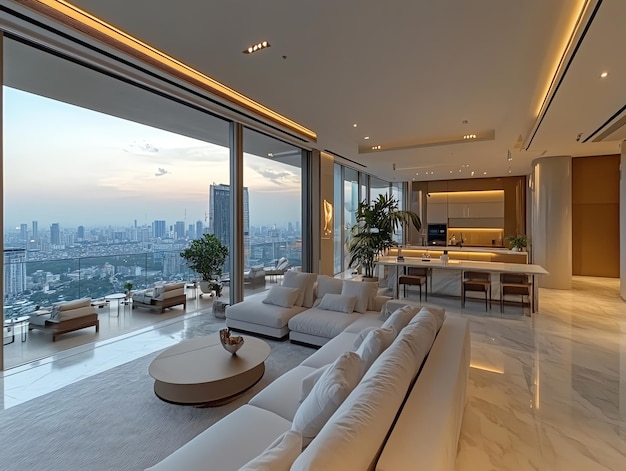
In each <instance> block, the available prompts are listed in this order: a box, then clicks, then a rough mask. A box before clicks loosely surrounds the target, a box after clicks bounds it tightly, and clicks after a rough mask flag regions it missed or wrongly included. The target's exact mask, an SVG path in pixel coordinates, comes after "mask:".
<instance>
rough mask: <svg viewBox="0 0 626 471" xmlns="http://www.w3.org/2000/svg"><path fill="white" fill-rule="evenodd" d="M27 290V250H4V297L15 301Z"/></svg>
mask: <svg viewBox="0 0 626 471" xmlns="http://www.w3.org/2000/svg"><path fill="white" fill-rule="evenodd" d="M25 288H26V250H25V249H4V297H5V299H13V298H15V297H17V296H19V295H21V294H22V292H23V291H24V289H25Z"/></svg>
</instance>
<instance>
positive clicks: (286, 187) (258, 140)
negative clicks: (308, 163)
mask: <svg viewBox="0 0 626 471" xmlns="http://www.w3.org/2000/svg"><path fill="white" fill-rule="evenodd" d="M243 137H244V139H243V141H244V145H243V147H244V161H243V163H244V178H243V180H244V189H243V191H244V193H243V203H244V214H243V223H244V268H245V275H244V289H245V292H246V293H249V292H252V291H253V290H257V289H258V288H260V287H262V286H265V283H266V279H267V281H268V282H274V281H278V280H279V279H280V273H281V271H283V270H284V269H287V268H290V267H302V264H303V257H302V158H303V157H302V149H300V148H298V147H295V146H293V145H291V144H287V143H285V142H283V141H281V140H279V139H276V138H273V137H270V136H267V135H265V134H262V133H259V132H256V131H253V130H251V129H248V128H245V129H244V135H243ZM261 271H263V272H266V273H271V275H268V276H264V275H263V273H261Z"/></svg>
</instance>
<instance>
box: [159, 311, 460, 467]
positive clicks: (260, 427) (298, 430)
mask: <svg viewBox="0 0 626 471" xmlns="http://www.w3.org/2000/svg"><path fill="white" fill-rule="evenodd" d="M430 309H431V310H432V311H435V314H433V313H431V312H426V310H425V309H422V311H420V312H419V313H418V314H416V315H414V313H415V310H412V311H410V310H409V308H408V307H407V308H404V309H402V310H398V311H396V312H394V314H392V315H391V316H390V317H389V319H387V320H386V321H385V323H383V321H382V320H380V319H379V320H378V322H377V323H375V322H373V320H372V319H371V316H366V317H365V318H366V319H368V321H367V322H365V323H366V324H370V327H371V328H370V329H368V330H371V332H368V331H367V330H366V331H363V330H361V331H359V330H358V328H357V327H358V326H357V324H358V321H355V322H353V323H352V324H351V325H349V326H348V328H346V329H345V330H344V331H343V332H341V333H340V334H339V335H337V336H336V337H334V338H333V339H332V340H330V341H329V342H327V343H326V344H325V345H324V346H323V347H322V348H320V349H319V350H318V351H316V352H315V353H314V354H313V355H311V356H310V357H309V358H307V359H306V360H304V361H303V362H302V363H301V364H300V365H299V366H297V367H295V368H294V369H292V370H290V371H288V372H286V373H285V374H283V375H282V376H281V377H279V378H278V379H276V380H275V381H274V382H272V383H271V384H270V385H269V386H267V387H266V388H265V389H263V390H262V391H261V392H260V393H258V394H257V395H256V396H255V397H253V398H252V399H251V400H250V401H249V403H248V404H245V405H243V406H242V407H240V408H239V409H237V410H236V411H234V412H232V413H231V414H229V415H228V416H226V417H224V418H223V419H221V420H220V421H218V422H217V423H215V424H214V425H213V426H211V427H209V428H208V429H207V430H205V431H204V432H202V433H201V434H200V435H198V436H197V437H195V438H194V439H193V440H191V441H190V442H189V443H187V444H186V445H184V446H183V447H181V448H180V449H179V450H177V451H176V452H174V453H173V454H171V455H170V456H169V457H167V458H165V459H164V460H163V461H161V462H160V463H158V464H156V465H155V466H153V467H152V468H150V470H152V471H164V470H172V471H173V470H176V471H178V470H180V469H185V470H188V471H195V470H205V469H213V470H216V471H228V470H241V471H243V470H248V471H249V470H265V469H271V470H282V469H290V470H292V471H303V470H342V471H351V470H354V471H357V470H358V471H365V470H370V469H376V470H381V471H383V470H385V471H386V470H394V471H402V470H414V469H425V470H429V471H436V470H450V471H451V470H453V469H454V463H455V457H456V450H457V443H458V437H459V432H460V426H461V420H462V416H463V409H464V406H465V390H466V382H467V375H468V371H469V358H470V351H469V349H470V339H469V328H468V323H467V321H466V320H465V319H461V318H457V317H451V316H448V317H446V318H445V320H444V315H443V311H437V310H436V309H434V308H430ZM337 315H341V314H337ZM365 318H364V319H365ZM406 322H409V323H408V324H407V325H406V327H402V326H403V325H405V324H406ZM438 327H440V328H439V330H437V328H438ZM397 331H399V332H397ZM437 332H438V333H437ZM357 339H358V340H359V341H360V345H359V346H358V348H356V345H355V340H357ZM385 342H387V343H385ZM389 342H391V344H390V345H389V346H387V344H388V343H389ZM385 347H386V348H385ZM354 350H356V354H355V353H346V352H349V351H354ZM380 350H382V352H380ZM372 361H373V363H371V362H372ZM355 362H356V363H355ZM370 363H371V365H370V366H369V367H367V366H368V365H369V364H370ZM327 365H330V366H327ZM342 365H343V370H342ZM346 365H348V366H346ZM355 368H356V370H355ZM357 370H358V373H359V374H358V376H359V377H360V379H358V382H357V383H356V385H350V388H348V386H347V385H348V383H349V382H350V379H349V378H350V377H351V376H354V373H355V371H357ZM315 376H319V379H318V380H317V383H314V385H311V382H312V378H313V377H315ZM336 378H339V379H336ZM332 381H336V384H335V383H332ZM329 384H331V385H332V386H333V387H328V386H329ZM305 385H306V386H307V387H305ZM337 385H339V386H341V387H339V386H337ZM334 386H337V387H334ZM352 386H353V387H352ZM304 389H306V390H309V389H310V392H309V395H308V396H306V398H305V399H304V400H303V401H302V402H300V401H301V396H302V395H303V392H304V391H303V390H304ZM338 390H342V391H344V390H345V393H346V397H345V399H343V397H342V398H341V399H343V400H336V399H337V397H338V395H337V394H336V391H338ZM333 401H334V402H333ZM329 404H330V405H331V406H332V407H330V410H328V407H327V406H328V405H329ZM316 407H321V408H322V409H321V411H320V412H319V413H318V411H317V409H316ZM307 417H308V420H311V418H313V422H320V421H321V423H317V424H315V423H313V422H307ZM311 426H313V429H314V430H313V432H311ZM315 426H317V428H316V427H315ZM309 440H310V443H309V444H308V446H306V447H305V448H304V450H302V451H301V447H302V444H303V441H304V443H305V444H306V442H308V441H309ZM270 445H272V446H273V447H272V446H270ZM268 446H270V448H269V449H268ZM251 460H253V461H252V462H250V461H251Z"/></svg>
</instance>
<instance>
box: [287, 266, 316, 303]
mask: <svg viewBox="0 0 626 471" xmlns="http://www.w3.org/2000/svg"><path fill="white" fill-rule="evenodd" d="M316 280H317V274H315V273H303V272H299V271H286V272H285V274H284V276H283V286H286V287H288V288H298V289H301V290H302V293H301V295H300V296H299V297H298V300H297V301H296V306H303V307H312V306H313V301H314V300H313V291H314V286H315V281H316Z"/></svg>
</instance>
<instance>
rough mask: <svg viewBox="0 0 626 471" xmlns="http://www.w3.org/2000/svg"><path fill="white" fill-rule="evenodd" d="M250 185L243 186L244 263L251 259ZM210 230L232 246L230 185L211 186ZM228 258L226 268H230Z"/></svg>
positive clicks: (226, 244)
mask: <svg viewBox="0 0 626 471" xmlns="http://www.w3.org/2000/svg"><path fill="white" fill-rule="evenodd" d="M248 201H249V199H248V187H245V186H244V187H243V245H244V263H246V264H248V260H250V209H249V204H248ZM209 232H210V233H211V234H214V235H215V236H216V237H217V238H218V239H219V240H220V241H222V244H224V245H225V246H226V247H230V186H229V185H215V184H213V185H210V186H209ZM228 266H229V265H228V259H227V260H226V264H225V266H224V269H225V270H226V271H227V270H228Z"/></svg>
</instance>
